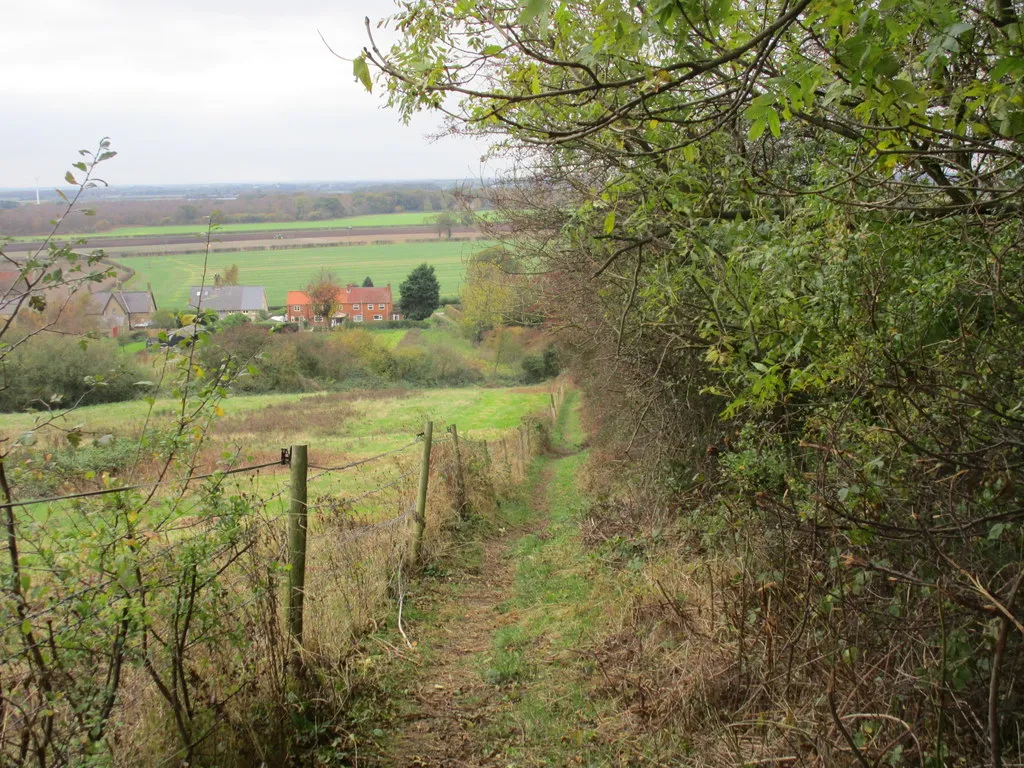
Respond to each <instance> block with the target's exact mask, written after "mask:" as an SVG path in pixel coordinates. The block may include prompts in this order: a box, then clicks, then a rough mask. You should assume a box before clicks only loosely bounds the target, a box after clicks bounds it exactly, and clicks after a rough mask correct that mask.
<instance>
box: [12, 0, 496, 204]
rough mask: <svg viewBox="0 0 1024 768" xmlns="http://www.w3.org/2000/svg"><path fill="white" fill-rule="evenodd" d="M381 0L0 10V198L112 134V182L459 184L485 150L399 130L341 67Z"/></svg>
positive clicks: (136, 0)
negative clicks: (0, 191)
mask: <svg viewBox="0 0 1024 768" xmlns="http://www.w3.org/2000/svg"><path fill="white" fill-rule="evenodd" d="M392 9H393V6H392V3H391V0H358V1H356V0H290V1H289V2H282V1H281V0H173V1H172V0H88V1H86V0H23V1H21V2H15V0H10V1H8V2H4V3H3V12H2V19H3V31H4V34H3V44H4V52H3V59H4V65H3V70H4V75H3V77H0V147H2V149H0V186H8V187H10V186H32V185H33V184H35V183H36V179H37V178H38V180H39V184H40V185H42V186H44V187H52V186H55V185H57V184H58V183H60V180H61V179H62V177H63V175H64V171H65V170H66V169H67V168H68V166H69V165H70V163H71V162H73V161H75V160H76V159H77V155H76V151H77V150H78V149H80V148H83V147H89V148H91V147H92V146H94V145H95V143H96V142H97V141H98V140H99V138H100V137H102V136H104V135H107V136H110V137H111V140H112V142H113V148H114V149H116V150H117V151H118V152H119V153H120V154H119V156H118V157H117V158H115V159H114V160H112V161H110V163H109V164H107V165H106V166H105V167H104V172H103V174H102V175H103V176H104V177H105V178H106V179H107V180H108V181H110V182H111V183H112V184H175V183H197V182H218V181H224V182H226V181H302V180H335V179H418V178H464V177H478V176H480V175H482V174H486V169H482V167H481V164H480V157H481V155H482V154H483V146H482V145H479V144H475V143H473V142H470V141H468V140H465V139H456V138H445V139H442V140H440V141H431V140H429V139H428V138H427V136H428V135H430V134H432V133H434V132H436V131H437V129H438V121H437V120H436V119H435V118H433V117H424V118H422V119H420V120H418V121H416V122H414V123H413V124H412V125H410V126H403V125H402V124H401V123H400V121H399V120H398V118H397V116H396V115H395V113H394V112H391V111H388V110H385V109H383V108H382V106H381V102H380V99H379V96H378V95H377V93H374V94H373V95H370V94H368V93H366V91H365V90H364V89H363V87H362V86H361V85H359V84H357V83H356V82H355V81H354V79H353V77H352V67H351V65H350V64H348V63H346V62H343V61H339V60H338V59H336V58H334V57H332V56H331V54H330V53H329V52H328V51H327V49H326V48H325V47H324V45H323V43H321V41H320V38H319V37H318V35H317V30H318V29H319V30H320V31H321V32H322V33H323V35H324V37H325V38H326V39H327V40H328V42H330V44H331V46H332V47H333V48H334V49H335V50H336V51H338V52H339V53H341V54H343V55H349V56H351V55H353V54H354V53H356V52H358V51H359V49H360V47H361V46H362V45H363V43H364V40H365V37H364V36H365V30H364V26H363V17H364V16H370V18H371V19H373V20H374V21H376V19H379V18H383V17H384V16H387V15H389V14H390V13H391V12H392Z"/></svg>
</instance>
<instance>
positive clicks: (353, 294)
mask: <svg viewBox="0 0 1024 768" xmlns="http://www.w3.org/2000/svg"><path fill="white" fill-rule="evenodd" d="M337 300H338V303H339V304H340V303H342V302H344V303H345V304H391V303H392V302H391V286H390V285H388V286H385V287H383V288H363V287H361V286H358V285H347V286H345V287H344V288H339V289H338V296H337ZM309 303H311V302H310V298H309V295H308V294H307V293H306V292H305V291H288V305H289V306H293V305H296V304H309Z"/></svg>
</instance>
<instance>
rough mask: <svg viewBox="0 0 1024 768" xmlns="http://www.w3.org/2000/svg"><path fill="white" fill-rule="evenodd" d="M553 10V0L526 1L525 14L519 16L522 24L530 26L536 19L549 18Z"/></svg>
mask: <svg viewBox="0 0 1024 768" xmlns="http://www.w3.org/2000/svg"><path fill="white" fill-rule="evenodd" d="M550 9H551V0H526V3H525V4H524V5H523V12H522V13H520V14H519V23H520V24H529V23H530V22H531V21H533V20H534V19H536V18H539V17H541V16H545V17H546V16H547V15H548V11H549V10H550Z"/></svg>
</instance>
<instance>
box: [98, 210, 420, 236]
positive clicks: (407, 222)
mask: <svg viewBox="0 0 1024 768" xmlns="http://www.w3.org/2000/svg"><path fill="white" fill-rule="evenodd" d="M433 215H434V214H433V213H422V212H418V213H378V214H371V215H368V216H349V217H348V218H342V219H324V220H323V221H277V222H275V221H261V222H254V223H249V224H221V225H220V226H219V227H217V230H216V231H217V232H277V231H285V230H292V229H344V228H345V227H352V228H353V229H355V228H358V227H414V226H417V225H423V224H426V223H428V217H430V216H433ZM193 234H194V235H205V234H206V225H205V224H169V225H165V226H156V227H119V228H117V229H112V230H110V231H109V232H97V233H96V234H95V235H92V236H93V237H96V236H97V235H103V236H104V237H142V236H152V235H193Z"/></svg>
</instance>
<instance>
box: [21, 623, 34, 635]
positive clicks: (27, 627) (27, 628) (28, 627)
mask: <svg viewBox="0 0 1024 768" xmlns="http://www.w3.org/2000/svg"><path fill="white" fill-rule="evenodd" d="M30 632H32V622H31V621H29V620H28V619H25V620H24V621H23V622H21V634H23V635H27V634H29V633H30Z"/></svg>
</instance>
